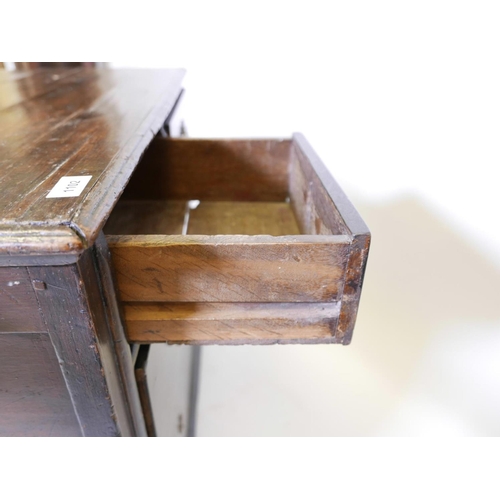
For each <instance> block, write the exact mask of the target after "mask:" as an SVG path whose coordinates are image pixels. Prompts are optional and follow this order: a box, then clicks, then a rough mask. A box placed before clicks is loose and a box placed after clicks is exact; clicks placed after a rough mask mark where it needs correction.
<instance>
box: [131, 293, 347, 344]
mask: <svg viewBox="0 0 500 500" xmlns="http://www.w3.org/2000/svg"><path fill="white" fill-rule="evenodd" d="M339 311H340V304H339V303H337V302H326V303H287V304H283V303H280V304H266V303H167V304H165V303H156V304H149V303H126V304H125V306H124V312H125V316H124V317H125V322H126V325H127V332H128V337H129V340H130V341H131V342H148V343H150V342H165V341H167V342H171V343H187V344H198V343H199V344H233V343H238V344H242V343H249V344H255V343H259V344H267V343H279V342H289V341H290V340H294V339H295V340H296V339H301V340H303V341H318V340H320V339H324V340H325V339H326V340H327V341H331V340H332V337H333V334H334V332H335V327H336V324H337V319H338V315H339Z"/></svg>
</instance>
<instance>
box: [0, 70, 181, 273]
mask: <svg viewBox="0 0 500 500" xmlns="http://www.w3.org/2000/svg"><path fill="white" fill-rule="evenodd" d="M184 73H185V72H184V70H182V69H172V70H167V69H161V70H160V69H157V70H152V69H107V68H80V67H79V68H72V69H61V68H57V69H39V70H35V71H29V72H19V71H14V72H7V71H4V70H0V187H1V189H0V265H17V263H20V262H21V261H26V263H27V264H28V265H29V264H32V265H36V264H37V263H47V262H49V261H50V262H52V263H54V264H57V263H66V262H71V261H74V260H76V259H77V258H78V255H79V254H80V253H81V252H82V251H83V250H84V249H85V248H88V247H89V246H91V245H92V244H93V243H94V241H95V239H96V237H97V235H98V233H99V231H100V229H101V228H102V226H103V224H104V222H105V221H106V219H107V217H108V215H109V213H110V211H111V210H112V208H113V206H114V205H115V203H116V201H117V199H118V198H119V196H120V194H121V193H122V191H123V189H124V187H125V185H126V183H127V181H128V179H129V178H130V176H131V174H132V172H133V170H134V168H135V166H136V165H137V163H138V161H139V158H140V156H141V155H142V153H143V152H144V150H145V149H146V148H147V146H148V145H149V143H150V142H151V140H152V138H153V137H154V135H155V134H156V133H157V132H158V130H159V129H160V127H161V126H162V125H163V122H164V121H165V119H166V118H167V116H168V114H169V113H170V111H171V110H172V109H173V106H174V104H175V101H176V99H177V97H178V95H179V93H180V91H181V82H182V78H183V76H184ZM56 184H57V186H56ZM82 188H83V189H82ZM80 190H81V192H80ZM49 193H50V194H49ZM70 195H71V196H70Z"/></svg>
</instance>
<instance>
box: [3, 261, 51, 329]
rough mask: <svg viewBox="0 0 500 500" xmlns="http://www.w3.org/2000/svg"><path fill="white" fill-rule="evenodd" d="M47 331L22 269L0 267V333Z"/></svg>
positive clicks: (28, 281) (27, 275) (29, 281)
mask: <svg viewBox="0 0 500 500" xmlns="http://www.w3.org/2000/svg"><path fill="white" fill-rule="evenodd" d="M45 331H47V329H46V327H45V324H44V323H43V319H42V317H41V314H40V311H39V309H38V303H37V301H36V296H35V292H34V290H33V287H32V285H31V279H30V276H29V274H28V270H27V269H26V268H24V267H8V268H6V267H0V333H1V332H45Z"/></svg>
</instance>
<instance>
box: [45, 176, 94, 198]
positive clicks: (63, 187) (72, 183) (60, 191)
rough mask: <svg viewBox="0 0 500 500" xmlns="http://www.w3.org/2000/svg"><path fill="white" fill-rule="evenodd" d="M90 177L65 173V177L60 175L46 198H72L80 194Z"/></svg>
mask: <svg viewBox="0 0 500 500" xmlns="http://www.w3.org/2000/svg"><path fill="white" fill-rule="evenodd" d="M90 179H92V176H91V175H67V176H66V177H61V178H60V179H59V180H58V181H57V183H56V185H55V186H54V187H53V188H52V189H51V190H50V191H49V194H48V195H47V196H46V198H73V197H75V196H80V195H81V194H82V191H83V190H84V189H85V186H86V185H87V184H88V182H89V181H90Z"/></svg>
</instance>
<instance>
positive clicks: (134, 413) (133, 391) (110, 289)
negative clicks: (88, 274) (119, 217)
mask: <svg viewBox="0 0 500 500" xmlns="http://www.w3.org/2000/svg"><path fill="white" fill-rule="evenodd" d="M94 250H95V257H96V259H95V264H96V266H97V271H98V274H99V277H100V283H101V292H102V296H103V299H104V301H103V302H104V308H105V311H106V317H107V321H108V325H109V331H110V333H111V336H112V346H111V347H112V349H111V350H112V351H113V352H114V353H115V357H116V366H117V368H118V373H119V377H120V384H121V392H122V393H123V395H124V398H125V401H126V405H127V408H128V410H129V411H130V421H131V423H132V425H133V431H134V432H133V434H134V435H135V436H139V437H142V436H146V435H147V432H146V422H145V418H146V417H145V415H143V412H142V406H141V400H140V399H139V393H138V388H137V385H136V380H135V377H134V364H135V360H134V358H133V354H132V350H131V348H130V345H129V344H128V342H127V339H126V337H125V332H124V330H123V323H122V319H121V311H120V304H119V301H118V299H117V297H116V293H115V282H114V276H113V272H112V269H111V254H110V252H109V248H108V245H107V242H106V238H105V237H104V234H102V233H101V234H100V235H99V237H98V238H97V241H96V244H95V249H94Z"/></svg>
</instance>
